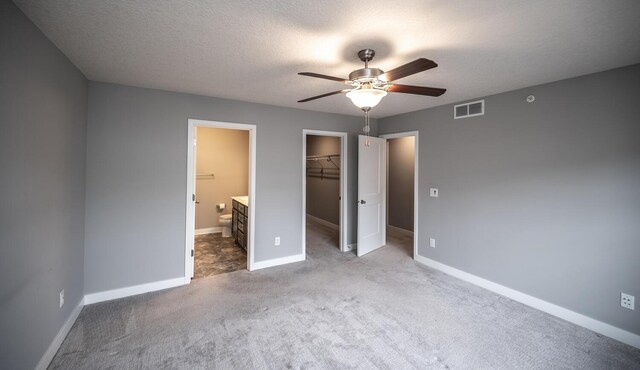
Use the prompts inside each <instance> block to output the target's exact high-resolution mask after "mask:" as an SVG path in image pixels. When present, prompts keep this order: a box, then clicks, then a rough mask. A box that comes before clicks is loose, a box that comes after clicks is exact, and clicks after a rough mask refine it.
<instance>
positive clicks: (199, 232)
mask: <svg viewBox="0 0 640 370" xmlns="http://www.w3.org/2000/svg"><path fill="white" fill-rule="evenodd" d="M222 229H224V227H222V226H214V227H207V228H204V229H196V231H195V233H194V235H205V234H213V233H221V232H222Z"/></svg>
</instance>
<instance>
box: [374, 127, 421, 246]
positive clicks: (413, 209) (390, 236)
mask: <svg viewBox="0 0 640 370" xmlns="http://www.w3.org/2000/svg"><path fill="white" fill-rule="evenodd" d="M381 137H382V138H385V139H387V161H386V162H387V187H386V188H387V196H386V220H387V223H386V229H387V233H386V244H387V245H391V246H394V247H397V248H400V249H402V251H403V252H404V253H406V254H407V255H408V256H409V257H411V258H415V256H416V255H417V248H418V240H417V235H418V234H417V227H418V222H417V219H418V216H417V215H418V202H417V199H418V197H417V190H418V133H417V132H405V133H398V134H389V135H382V136H381Z"/></svg>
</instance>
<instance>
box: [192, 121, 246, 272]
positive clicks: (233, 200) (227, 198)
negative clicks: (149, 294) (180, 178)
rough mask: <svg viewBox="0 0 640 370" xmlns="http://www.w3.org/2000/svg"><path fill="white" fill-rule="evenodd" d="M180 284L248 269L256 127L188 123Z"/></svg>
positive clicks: (215, 123) (220, 123) (198, 122)
mask: <svg viewBox="0 0 640 370" xmlns="http://www.w3.org/2000/svg"><path fill="white" fill-rule="evenodd" d="M188 136H189V149H188V155H187V156H188V159H187V232H186V253H185V279H188V280H189V281H190V280H191V278H202V277H207V276H213V275H218V274H222V273H227V272H232V271H237V270H241V269H251V267H252V262H253V234H254V233H253V229H254V227H253V225H254V223H253V220H254V216H253V215H254V214H255V212H254V204H255V196H254V194H255V126H253V125H243V124H233V123H224V122H212V121H201V120H189V135H188Z"/></svg>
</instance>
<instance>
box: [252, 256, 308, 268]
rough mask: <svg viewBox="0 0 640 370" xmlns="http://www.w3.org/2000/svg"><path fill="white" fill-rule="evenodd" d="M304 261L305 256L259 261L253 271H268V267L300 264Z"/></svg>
mask: <svg viewBox="0 0 640 370" xmlns="http://www.w3.org/2000/svg"><path fill="white" fill-rule="evenodd" d="M304 260H305V257H304V255H303V254H296V255H294V256H287V257H282V258H274V259H270V260H266V261H258V262H254V263H253V266H252V268H251V271H255V270H260V269H266V268H267V267H274V266H280V265H286V264H287V263H294V262H300V261H304Z"/></svg>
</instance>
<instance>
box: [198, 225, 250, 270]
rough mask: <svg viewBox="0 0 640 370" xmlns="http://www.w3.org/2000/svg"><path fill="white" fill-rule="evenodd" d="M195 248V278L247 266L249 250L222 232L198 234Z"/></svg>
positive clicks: (241, 268)
mask: <svg viewBox="0 0 640 370" xmlns="http://www.w3.org/2000/svg"><path fill="white" fill-rule="evenodd" d="M194 249H195V258H194V261H195V262H194V270H193V278H194V279H197V278H201V277H207V276H213V275H218V274H224V273H227V272H232V271H238V270H244V269H246V268H247V252H245V251H244V249H242V248H241V247H240V246H239V245H237V244H236V242H235V241H234V239H233V237H229V238H223V237H222V233H213V234H204V235H197V236H196V237H195V242H194Z"/></svg>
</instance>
